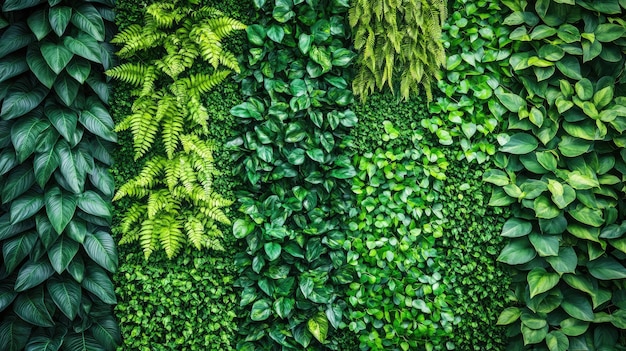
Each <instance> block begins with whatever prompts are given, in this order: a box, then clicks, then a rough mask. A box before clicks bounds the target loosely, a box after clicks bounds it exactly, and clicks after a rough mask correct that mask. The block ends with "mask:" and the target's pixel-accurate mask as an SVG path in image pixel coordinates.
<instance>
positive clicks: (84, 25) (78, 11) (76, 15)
mask: <svg viewBox="0 0 626 351" xmlns="http://www.w3.org/2000/svg"><path fill="white" fill-rule="evenodd" d="M70 21H71V22H72V23H73V24H74V25H75V26H76V27H77V28H79V29H81V30H82V31H84V32H85V33H87V34H89V35H90V36H91V37H93V38H94V39H95V40H97V41H104V32H105V31H104V21H103V20H102V16H100V13H99V12H98V10H96V8H95V7H94V6H93V5H91V4H83V5H81V6H79V7H77V8H75V9H74V12H73V13H72V17H71V19H70Z"/></svg>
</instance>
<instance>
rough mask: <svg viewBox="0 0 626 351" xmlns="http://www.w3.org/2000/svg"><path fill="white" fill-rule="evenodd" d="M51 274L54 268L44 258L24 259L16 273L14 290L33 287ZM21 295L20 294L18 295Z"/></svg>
mask: <svg viewBox="0 0 626 351" xmlns="http://www.w3.org/2000/svg"><path fill="white" fill-rule="evenodd" d="M52 274H54V269H52V266H51V265H50V262H49V261H48V260H46V259H45V258H44V259H41V260H39V261H37V262H34V261H31V260H29V261H26V263H24V265H23V266H22V268H20V271H19V273H18V274H17V280H16V281H15V291H25V290H28V289H30V288H32V287H35V286H37V285H39V284H41V283H43V282H44V281H45V280H46V279H48V278H50V277H51V276H52ZM22 295H23V294H20V296H22ZM29 322H30V321H29ZM31 323H32V322H31Z"/></svg>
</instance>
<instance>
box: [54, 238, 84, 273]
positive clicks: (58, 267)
mask: <svg viewBox="0 0 626 351" xmlns="http://www.w3.org/2000/svg"><path fill="white" fill-rule="evenodd" d="M78 249H79V245H78V243H77V242H76V241H74V240H72V239H70V238H68V237H66V236H65V235H61V236H60V237H59V238H57V240H56V241H55V242H54V244H53V245H52V246H51V247H50V249H48V258H49V259H50V263H52V267H53V268H54V270H55V271H56V272H57V273H59V274H61V273H63V271H65V270H66V269H67V266H69V264H70V262H71V261H72V259H73V258H74V256H76V253H77V252H78Z"/></svg>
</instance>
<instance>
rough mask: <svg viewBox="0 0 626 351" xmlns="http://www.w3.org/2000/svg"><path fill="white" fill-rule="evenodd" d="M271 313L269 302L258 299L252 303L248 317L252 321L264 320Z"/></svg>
mask: <svg viewBox="0 0 626 351" xmlns="http://www.w3.org/2000/svg"><path fill="white" fill-rule="evenodd" d="M271 314H272V308H271V305H270V303H269V302H268V301H267V300H266V299H263V300H258V301H256V302H255V303H254V304H253V305H252V311H250V319H252V320H253V321H264V320H266V319H268V318H269V316H270V315H271Z"/></svg>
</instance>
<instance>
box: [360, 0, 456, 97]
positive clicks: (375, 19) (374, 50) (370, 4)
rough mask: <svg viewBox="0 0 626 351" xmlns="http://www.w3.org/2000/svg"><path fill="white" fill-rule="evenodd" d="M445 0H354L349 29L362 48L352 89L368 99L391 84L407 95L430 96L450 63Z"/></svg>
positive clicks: (396, 89) (393, 89)
mask: <svg viewBox="0 0 626 351" xmlns="http://www.w3.org/2000/svg"><path fill="white" fill-rule="evenodd" d="M446 14H447V8H446V1H444V0H373V1H372V0H355V1H353V2H352V4H350V15H349V16H350V27H352V32H353V35H354V39H353V40H354V47H355V49H356V50H359V56H358V59H357V67H358V73H357V74H356V77H355V78H354V82H353V84H352V88H353V90H354V93H355V94H356V95H358V96H360V97H361V98H362V99H365V97H367V96H368V95H371V94H372V93H373V92H375V91H377V90H383V88H385V87H388V88H390V89H391V91H398V92H399V93H400V95H401V96H402V97H403V98H404V99H408V98H409V95H411V94H415V95H416V93H417V92H418V91H419V87H420V84H421V86H422V87H423V88H424V91H425V92H426V95H427V96H428V98H429V99H431V98H432V93H431V85H432V84H434V83H435V81H436V80H437V77H439V75H440V74H439V68H440V66H442V65H443V64H444V62H445V58H446V55H445V52H444V49H443V45H442V43H441V26H442V23H443V21H444V19H445V17H446Z"/></svg>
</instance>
